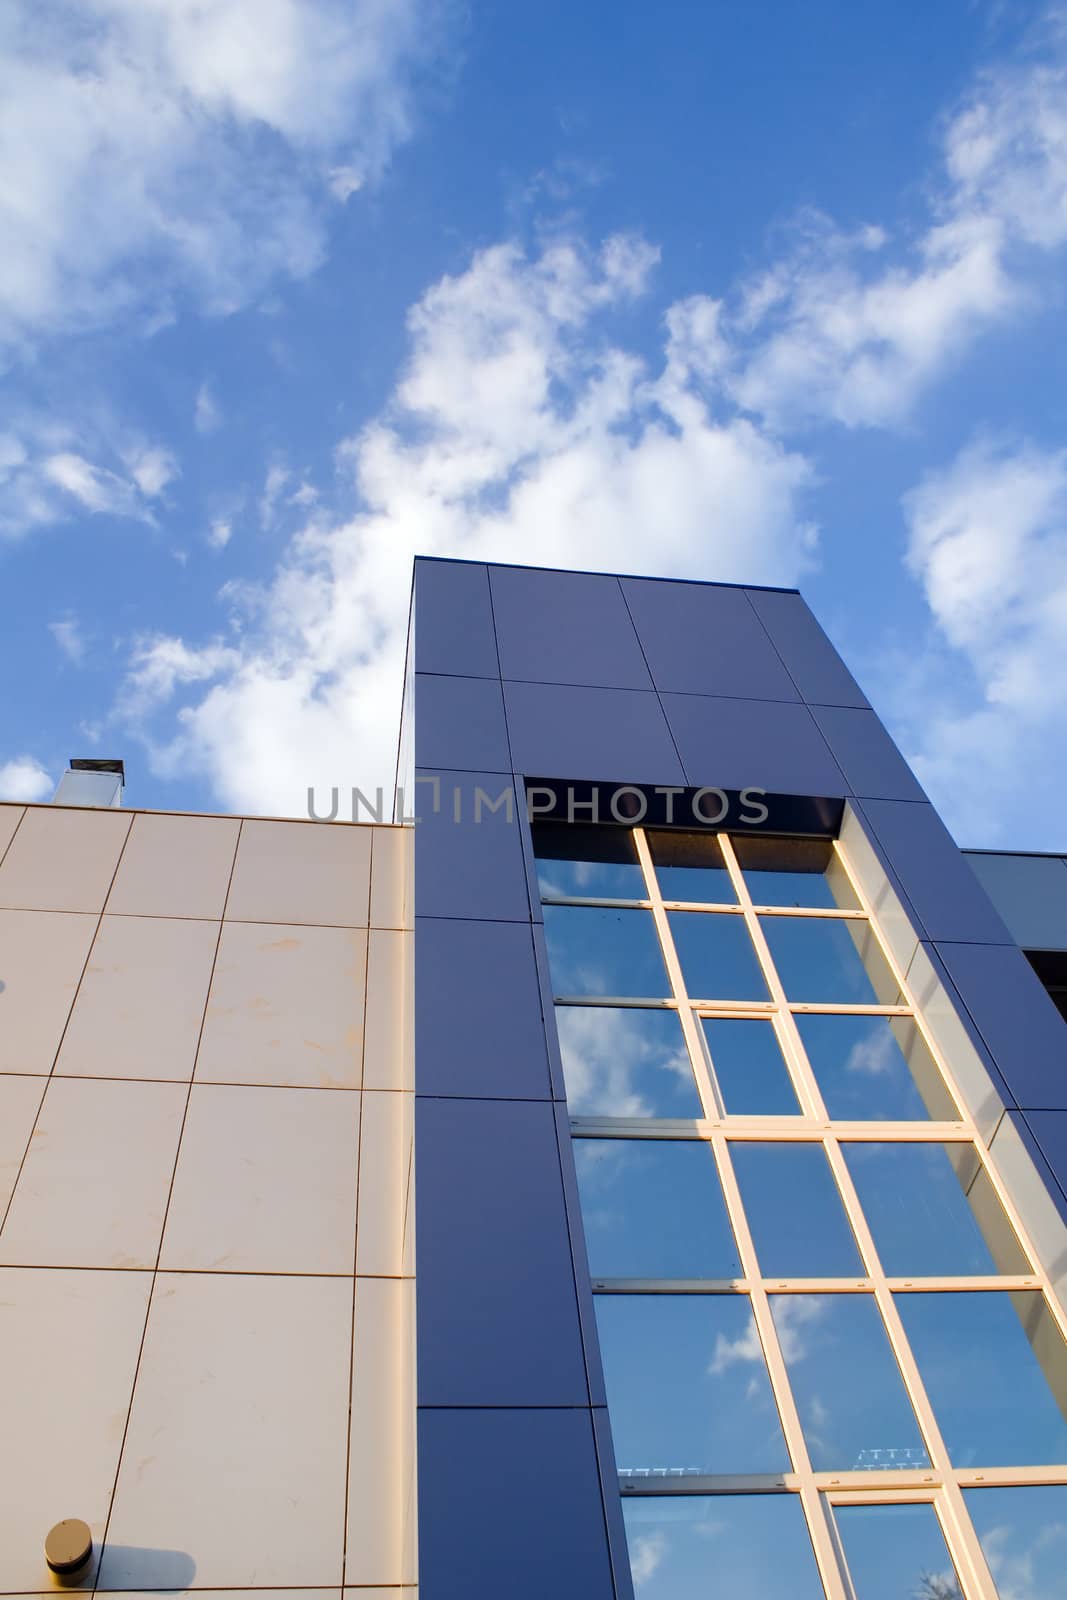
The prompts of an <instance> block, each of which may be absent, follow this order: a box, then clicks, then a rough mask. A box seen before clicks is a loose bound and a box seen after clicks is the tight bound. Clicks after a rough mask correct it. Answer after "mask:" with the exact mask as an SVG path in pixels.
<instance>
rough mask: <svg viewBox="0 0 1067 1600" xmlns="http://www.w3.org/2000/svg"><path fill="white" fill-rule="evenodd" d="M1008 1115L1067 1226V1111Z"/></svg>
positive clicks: (1016, 1112) (1010, 1113) (1028, 1112)
mask: <svg viewBox="0 0 1067 1600" xmlns="http://www.w3.org/2000/svg"><path fill="white" fill-rule="evenodd" d="M1008 1115H1009V1116H1010V1117H1011V1119H1012V1122H1013V1124H1014V1126H1015V1127H1016V1129H1017V1130H1018V1133H1019V1137H1020V1138H1021V1139H1022V1141H1023V1143H1024V1144H1025V1145H1026V1147H1027V1149H1028V1150H1029V1151H1030V1154H1031V1156H1032V1157H1033V1159H1034V1162H1035V1164H1036V1166H1037V1169H1038V1171H1039V1172H1040V1173H1041V1175H1042V1177H1043V1178H1044V1179H1045V1185H1046V1187H1047V1189H1048V1192H1049V1194H1050V1195H1051V1196H1052V1198H1053V1200H1054V1201H1055V1203H1056V1209H1057V1210H1058V1211H1059V1213H1060V1216H1061V1217H1062V1218H1063V1220H1064V1222H1067V1111H1027V1112H1026V1113H1025V1114H1024V1113H1023V1112H1021V1111H1015V1112H1009V1113H1008Z"/></svg>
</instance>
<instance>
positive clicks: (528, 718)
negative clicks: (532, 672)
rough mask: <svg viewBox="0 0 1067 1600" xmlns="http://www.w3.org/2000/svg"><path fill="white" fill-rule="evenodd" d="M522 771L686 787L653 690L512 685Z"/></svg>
mask: <svg viewBox="0 0 1067 1600" xmlns="http://www.w3.org/2000/svg"><path fill="white" fill-rule="evenodd" d="M504 700H505V702H506V705H507V714H508V730H509V732H510V735H511V754H512V759H513V760H514V762H515V771H516V772H524V773H526V774H528V775H529V776H531V777H542V778H555V777H560V778H601V779H608V780H609V781H616V780H617V781H618V782H620V783H627V782H629V783H684V781H685V779H684V777H683V774H682V769H681V766H680V765H679V762H678V757H677V755H676V754H675V750H674V745H673V744H672V742H671V735H670V730H669V729H668V727H667V721H666V718H665V717H664V715H663V708H662V707H661V705H660V703H659V698H658V696H656V695H655V694H653V693H652V691H651V690H649V691H647V692H642V691H640V690H637V689H571V688H566V687H563V686H561V685H559V684H545V683H505V684H504Z"/></svg>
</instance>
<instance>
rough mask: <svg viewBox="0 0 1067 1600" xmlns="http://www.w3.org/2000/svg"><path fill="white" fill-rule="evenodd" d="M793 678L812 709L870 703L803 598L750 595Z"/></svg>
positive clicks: (778, 594) (785, 594) (766, 592)
mask: <svg viewBox="0 0 1067 1600" xmlns="http://www.w3.org/2000/svg"><path fill="white" fill-rule="evenodd" d="M747 593H748V597H749V599H750V600H751V601H752V604H753V607H754V608H755V611H756V615H757V616H758V617H759V619H760V621H761V622H762V623H763V626H764V627H765V628H766V630H767V632H768V634H769V635H770V638H771V641H772V643H773V644H774V647H775V649H776V650H777V651H778V654H779V655H780V656H781V658H782V660H783V662H784V663H785V665H786V667H787V669H788V671H789V675H790V677H791V678H792V680H793V682H794V683H795V684H796V686H797V688H798V689H799V690H800V693H801V695H802V697H803V698H804V699H805V700H806V701H807V702H808V704H809V705H822V706H866V704H867V700H866V698H865V696H864V694H863V692H862V690H861V689H860V687H859V685H858V684H857V683H856V680H855V678H854V677H853V676H852V674H851V672H849V670H848V668H847V667H846V666H845V663H844V662H843V661H842V660H841V657H840V656H839V655H838V653H837V651H836V650H835V649H834V647H833V645H832V644H831V643H830V641H829V639H828V638H827V637H826V635H825V633H824V632H823V631H822V629H821V628H820V626H819V624H818V623H817V622H816V620H815V618H814V617H813V616H812V614H811V612H810V611H809V610H808V607H807V603H806V602H805V601H804V600H803V599H802V597H801V596H800V595H799V594H796V593H792V592H788V591H782V590H776V589H749V590H748V591H747Z"/></svg>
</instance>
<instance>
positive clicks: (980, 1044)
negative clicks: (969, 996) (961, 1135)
mask: <svg viewBox="0 0 1067 1600" xmlns="http://www.w3.org/2000/svg"><path fill="white" fill-rule="evenodd" d="M912 915H913V916H914V913H913V914H912ZM920 942H921V945H922V948H923V950H924V951H925V953H926V958H927V960H928V961H929V962H930V965H931V966H932V967H933V969H934V972H935V974H936V975H937V979H938V982H939V983H940V984H941V987H942V988H943V989H944V991H945V993H946V995H948V997H949V999H950V1001H951V1002H952V1006H953V1009H954V1010H955V1013H956V1015H957V1017H958V1018H959V1020H960V1025H961V1027H962V1028H963V1030H964V1032H965V1033H966V1035H967V1037H968V1039H969V1040H970V1041H971V1045H972V1046H973V1048H974V1051H975V1053H976V1055H978V1057H979V1058H980V1060H981V1062H982V1065H983V1066H984V1067H985V1070H986V1071H987V1072H988V1074H989V1078H990V1082H991V1083H992V1085H993V1088H994V1089H995V1091H996V1093H997V1095H998V1096H999V1097H1000V1101H1001V1104H1002V1105H1005V1106H1008V1107H1011V1108H1014V1107H1015V1104H1016V1101H1015V1096H1014V1095H1013V1094H1012V1091H1011V1089H1010V1088H1009V1087H1008V1085H1007V1083H1006V1082H1005V1080H1004V1078H1003V1077H1002V1075H1001V1072H1000V1069H999V1068H998V1066H997V1064H996V1062H995V1061H994V1060H993V1057H992V1056H991V1055H990V1053H989V1050H988V1049H987V1047H986V1042H985V1040H984V1039H983V1038H982V1035H981V1034H980V1033H979V1031H978V1027H977V1025H976V1023H975V1021H974V1018H973V1017H972V1016H971V1013H970V1012H969V1011H968V1010H967V1007H966V1006H965V1005H964V1003H963V999H962V997H961V995H960V994H959V992H958V990H957V989H956V987H955V985H954V984H953V982H952V975H951V973H950V972H949V970H948V968H947V967H946V965H945V963H944V962H943V961H942V959H941V957H940V956H939V955H938V953H937V947H936V945H932V944H931V943H930V942H929V940H928V939H923V940H921V941H920ZM928 998H929V997H928V996H926V995H924V994H923V993H922V991H921V990H920V992H919V993H917V994H916V996H915V1000H916V1004H917V1005H918V1006H919V1008H920V1010H921V1009H922V1008H923V1006H924V1005H925V1004H926V1003H927V1002H928Z"/></svg>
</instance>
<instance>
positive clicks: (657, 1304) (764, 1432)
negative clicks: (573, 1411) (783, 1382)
mask: <svg viewBox="0 0 1067 1600" xmlns="http://www.w3.org/2000/svg"><path fill="white" fill-rule="evenodd" d="M596 1317H597V1327H598V1329H599V1332H600V1351H601V1356H602V1357H603V1361H604V1379H605V1383H606V1385H607V1395H608V1408H609V1411H610V1415H611V1431H612V1436H613V1438H614V1441H615V1457H616V1461H617V1464H618V1469H619V1471H620V1472H641V1473H651V1474H652V1475H653V1476H661V1475H663V1476H677V1475H679V1474H682V1475H684V1474H687V1473H688V1474H693V1473H727V1472H729V1473H750V1472H788V1471H789V1455H788V1452H787V1451H786V1447H785V1440H784V1438H783V1436H782V1429H781V1424H780V1423H779V1421H778V1411H777V1407H776V1406H775V1403H774V1397H773V1394H772V1391H771V1384H770V1379H769V1378H768V1376H767V1364H766V1361H765V1360H764V1356H763V1348H762V1346H761V1344H760V1341H759V1335H758V1333H757V1331H756V1323H755V1319H754V1318H753V1315H752V1309H751V1307H750V1305H749V1302H748V1297H747V1296H746V1295H740V1294H688V1295H677V1294H653V1295H650V1294H612V1295H597V1296H596Z"/></svg>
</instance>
